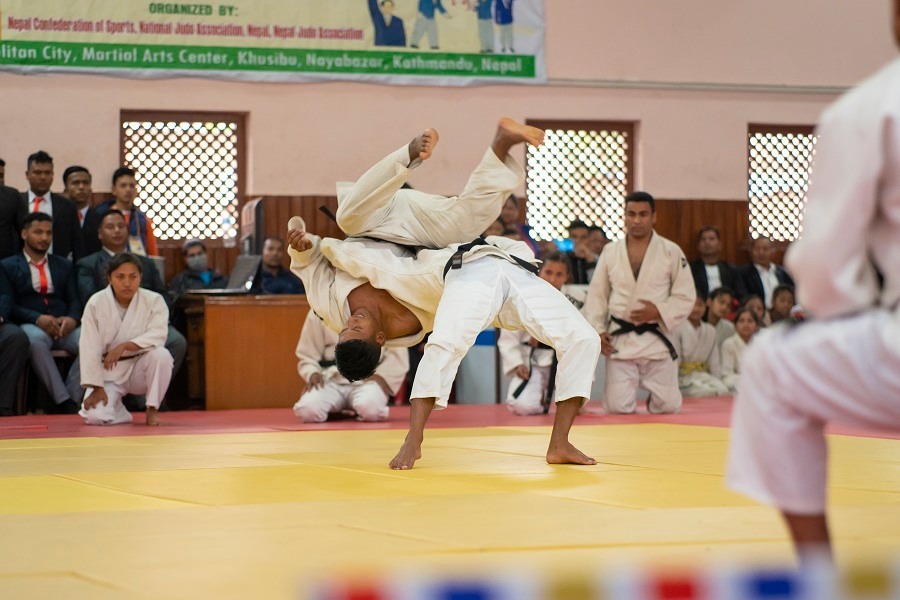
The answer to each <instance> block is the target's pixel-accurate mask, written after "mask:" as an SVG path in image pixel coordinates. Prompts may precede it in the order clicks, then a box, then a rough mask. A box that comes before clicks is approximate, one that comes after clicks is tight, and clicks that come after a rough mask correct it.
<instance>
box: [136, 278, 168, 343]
mask: <svg viewBox="0 0 900 600" xmlns="http://www.w3.org/2000/svg"><path fill="white" fill-rule="evenodd" d="M141 299H142V300H147V305H146V306H145V307H142V310H144V311H146V315H144V318H145V319H146V323H147V324H146V327H145V329H144V332H143V333H141V334H140V335H138V336H137V337H134V338H132V339H131V342H132V343H133V344H136V345H137V346H140V347H141V348H161V347H163V346H165V344H166V337H168V335H169V307H168V305H167V304H166V301H165V300H163V297H162V296H160V295H159V294H158V293H156V292H151V291H150V290H142V294H141Z"/></svg>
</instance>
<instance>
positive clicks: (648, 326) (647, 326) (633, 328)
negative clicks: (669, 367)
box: [609, 316, 678, 360]
mask: <svg viewBox="0 0 900 600" xmlns="http://www.w3.org/2000/svg"><path fill="white" fill-rule="evenodd" d="M610 319H611V320H612V322H613V323H615V324H616V325H618V326H619V329H616V330H615V331H610V332H609V335H623V334H626V333H636V334H638V335H643V334H645V333H652V334H653V335H655V336H656V337H658V338H659V339H660V340H661V341H662V343H663V344H665V346H666V348H667V349H668V350H669V355H670V356H671V357H672V360H678V353H677V352H675V346H673V345H672V342H671V341H670V340H669V338H667V337H666V334H664V333H663V332H662V331H660V329H659V323H641V324H640V325H635V324H634V323H629V322H628V321H625V320H623V319H620V318H618V317H612V316H611V317H610Z"/></svg>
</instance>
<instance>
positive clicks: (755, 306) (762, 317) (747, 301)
mask: <svg viewBox="0 0 900 600" xmlns="http://www.w3.org/2000/svg"><path fill="white" fill-rule="evenodd" d="M741 308H749V309H750V310H752V311H753V312H754V313H755V314H756V321H757V324H758V325H759V326H760V327H765V326H766V325H768V324H769V315H767V314H766V305H765V304H763V301H762V298H760V297H759V296H757V295H756V294H750V295H749V296H747V297H746V298H744V303H743V304H741ZM736 321H737V314H735V322H736Z"/></svg>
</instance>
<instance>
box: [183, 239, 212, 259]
mask: <svg viewBox="0 0 900 600" xmlns="http://www.w3.org/2000/svg"><path fill="white" fill-rule="evenodd" d="M197 246H200V247H201V248H203V251H204V252H206V246H205V245H204V244H203V242H201V241H200V240H188V241H186V242H185V243H184V245H183V246H181V255H182V256H187V253H188V250H190V249H191V248H195V247H197Z"/></svg>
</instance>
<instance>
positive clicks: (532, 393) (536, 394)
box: [506, 366, 590, 417]
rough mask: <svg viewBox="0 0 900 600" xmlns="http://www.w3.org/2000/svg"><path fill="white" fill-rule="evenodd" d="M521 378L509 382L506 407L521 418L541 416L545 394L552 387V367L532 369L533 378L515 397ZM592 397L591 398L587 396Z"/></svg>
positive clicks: (530, 378) (529, 379)
mask: <svg viewBox="0 0 900 600" xmlns="http://www.w3.org/2000/svg"><path fill="white" fill-rule="evenodd" d="M523 381H525V380H524V379H522V378H521V377H513V378H512V380H511V381H510V382H509V391H508V392H507V394H506V406H508V407H509V412H511V413H513V414H515V415H519V416H523V417H524V416H530V415H541V414H543V413H544V405H543V401H544V394H546V393H547V386H548V385H550V367H535V366H532V367H531V377H529V378H528V383H526V384H525V387H524V388H522V392H521V393H520V394H519V396H518V397H517V398H516V397H513V394H514V393H515V391H516V390H517V389H518V387H519V386H520V385H522V382H523ZM586 397H590V396H586Z"/></svg>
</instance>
